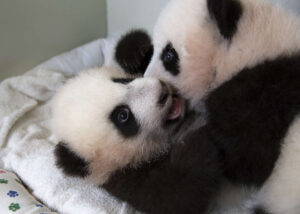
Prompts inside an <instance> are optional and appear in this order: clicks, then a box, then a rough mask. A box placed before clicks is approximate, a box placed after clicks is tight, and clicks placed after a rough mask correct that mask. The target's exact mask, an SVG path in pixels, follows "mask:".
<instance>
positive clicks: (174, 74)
mask: <svg viewBox="0 0 300 214" xmlns="http://www.w3.org/2000/svg"><path fill="white" fill-rule="evenodd" d="M299 41H300V24H299V19H297V18H296V17H293V16H292V15H291V14H288V13H286V12H285V11H283V10H282V9H281V8H279V7H277V6H274V5H271V3H269V2H267V1H264V0H185V1H182V0H172V1H170V3H169V4H168V5H167V6H166V8H165V9H164V10H163V11H162V13H161V15H160V17H159V18H158V21H157V23H156V26H155V28H154V34H153V46H154V54H153V57H152V59H151V61H150V64H149V66H148V68H147V70H146V72H145V76H152V77H157V78H159V79H161V80H164V81H167V82H170V83H172V84H173V85H174V86H175V87H177V88H178V89H179V90H180V92H181V93H182V94H183V96H184V97H186V98H187V99H188V100H190V102H191V104H192V105H196V104H198V103H199V101H202V100H203V98H205V97H206V96H205V95H206V94H207V93H209V92H210V91H211V90H212V89H214V88H216V87H218V86H219V85H221V84H222V83H224V82H225V81H227V80H229V79H230V78H231V77H232V76H233V75H235V74H236V73H237V72H239V71H241V70H242V69H244V68H252V67H253V66H256V65H258V64H262V63H264V62H265V61H266V60H275V59H276V58H278V57H282V56H289V55H291V54H294V53H295V52H298V51H299V49H300V42H299Z"/></svg>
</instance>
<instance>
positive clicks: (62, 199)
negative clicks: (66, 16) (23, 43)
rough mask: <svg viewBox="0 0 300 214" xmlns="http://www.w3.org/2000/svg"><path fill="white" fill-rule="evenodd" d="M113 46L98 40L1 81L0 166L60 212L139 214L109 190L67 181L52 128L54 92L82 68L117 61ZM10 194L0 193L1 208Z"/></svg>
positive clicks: (70, 180)
mask: <svg viewBox="0 0 300 214" xmlns="http://www.w3.org/2000/svg"><path fill="white" fill-rule="evenodd" d="M113 44H114V42H113V40H112V41H110V40H105V39H99V40H96V41H94V42H91V43H89V44H87V45H84V46H82V47H79V48H76V49H75V50H73V51H71V52H68V53H65V54H62V55H60V56H57V57H54V58H52V59H50V60H49V61H47V62H45V63H43V64H41V65H39V66H37V67H36V68H34V69H33V70H31V71H28V72H27V73H25V74H24V75H22V76H17V77H13V78H9V79H6V80H4V81H2V82H1V83H0V168H2V169H5V170H10V171H12V172H15V173H16V174H17V175H18V176H19V178H20V179H21V180H22V181H23V182H24V183H25V184H26V185H27V186H28V188H29V189H30V190H31V191H32V194H33V195H34V196H35V197H36V198H38V199H39V200H40V201H42V202H43V203H44V204H46V205H47V206H49V207H50V208H52V209H54V210H57V211H58V212H59V213H66V214H71V213H72V214H83V213H84V214H96V213H97V214H101V213H103V214H105V213H110V214H114V213H116V214H117V213H118V214H125V213H136V211H134V210H133V209H131V208H130V207H129V206H128V205H127V204H126V203H123V202H120V201H118V200H116V199H114V198H112V197H111V196H110V195H108V194H107V193H106V192H105V191H103V190H101V189H99V188H95V187H94V186H91V185H89V184H87V183H85V182H84V181H83V180H80V179H77V178H70V177H65V176H64V175H63V174H62V173H61V172H60V170H58V169H57V168H56V167H55V163H54V157H53V149H54V146H55V144H56V143H57V140H56V139H55V137H54V136H53V135H52V134H51V132H50V130H49V119H50V115H51V111H50V104H51V98H52V96H53V94H54V93H55V92H56V90H57V89H58V88H59V86H61V85H62V84H63V83H64V82H65V81H66V79H67V78H69V77H71V76H72V75H75V74H76V73H78V72H79V71H80V70H84V69H88V68H91V67H97V66H101V65H102V64H104V63H105V64H106V65H107V64H109V63H112V62H113V61H112V60H111V58H110V56H111V53H112V50H113V49H112V47H113ZM0 185H1V184H0ZM5 194H6V193H0V208H1V206H4V205H3V203H4V202H3V201H4V200H2V199H1V197H5ZM1 203H2V204H1ZM33 203H34V202H33ZM6 212H7V213H11V210H10V212H9V211H6V210H2V208H1V209H0V213H1V214H5V213H6ZM14 213H31V212H23V211H22V209H19V210H15V212H14ZM32 213H34V212H32ZM44 213H47V212H44ZM49 213H50V212H49Z"/></svg>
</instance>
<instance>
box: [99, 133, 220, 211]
mask: <svg viewBox="0 0 300 214" xmlns="http://www.w3.org/2000/svg"><path fill="white" fill-rule="evenodd" d="M199 139H201V142H199ZM185 140H186V142H187V143H186V144H176V145H175V146H174V147H173V149H172V150H171V152H170V154H168V155H165V156H163V157H161V158H160V159H157V160H155V161H152V162H148V163H144V164H142V165H140V166H139V167H137V168H125V169H123V170H120V171H117V172H116V173H115V174H114V175H113V176H112V177H111V178H110V179H109V181H108V182H107V183H106V184H104V186H103V187H104V188H105V189H106V190H107V191H108V192H109V193H110V194H112V195H114V196H116V197H117V198H119V199H121V200H123V201H127V202H129V203H130V204H131V205H132V206H133V207H135V208H136V209H138V210H140V211H143V212H145V213H148V214H182V213H185V214H195V213H199V214H203V213H206V212H207V210H208V208H209V205H210V201H211V198H212V197H214V195H215V193H216V192H217V190H218V187H219V184H220V176H221V170H220V168H221V167H220V164H219V159H218V153H217V150H216V148H215V147H214V146H213V144H211V142H210V140H209V139H208V138H207V135H206V134H205V132H204V131H203V132H202V131H200V132H195V133H193V134H192V135H189V136H187V137H186V139H185Z"/></svg>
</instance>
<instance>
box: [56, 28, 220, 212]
mask: <svg viewBox="0 0 300 214" xmlns="http://www.w3.org/2000/svg"><path fill="white" fill-rule="evenodd" d="M136 33H138V34H139V32H133V33H129V34H128V35H126V36H125V37H124V39H125V40H121V42H120V43H119V44H118V46H117V48H116V53H115V56H116V59H117V60H116V61H117V62H123V63H120V67H124V70H125V72H124V70H123V72H121V71H120V70H119V69H116V68H113V67H102V68H99V69H92V70H89V71H83V72H81V73H80V74H79V75H78V76H76V77H74V78H72V79H70V80H69V81H68V82H67V83H66V84H65V85H64V86H63V87H62V88H61V89H60V90H59V91H58V92H57V94H56V96H55V97H54V99H53V106H52V110H53V116H52V117H53V118H52V130H53V133H54V134H55V135H56V136H57V138H58V139H59V141H60V142H59V143H58V144H57V146H56V148H55V157H56V164H57V166H58V167H59V168H60V169H61V170H62V171H63V172H64V173H65V174H66V175H68V176H76V177H81V178H83V179H87V181H89V182H91V183H93V184H95V185H97V186H100V187H102V188H104V189H106V190H107V191H108V192H109V193H110V194H112V195H113V196H116V197H117V198H119V199H121V200H123V201H126V202H128V203H129V204H131V205H132V206H133V207H135V208H136V209H138V210H140V211H142V212H145V213H150V214H163V213H164V214H166V213H172V214H177V213H178V214H179V213H188V214H194V213H206V211H207V210H208V209H209V205H210V203H209V202H210V201H211V198H213V197H214V196H215V192H216V189H217V188H218V185H219V182H220V175H221V168H220V164H219V156H218V155H219V154H218V152H217V149H216V148H215V147H214V145H212V144H210V142H209V140H208V139H207V140H206V138H207V136H206V135H203V136H202V133H201V132H199V133H198V135H197V136H195V135H193V136H189V135H187V136H185V138H184V139H183V140H184V141H187V142H189V143H187V144H182V143H174V141H175V139H180V138H179V137H177V136H178V135H180V133H181V130H184V132H185V130H186V128H187V127H190V126H191V124H192V123H194V120H195V118H201V117H199V116H198V117H196V116H195V114H196V112H191V111H189V112H188V113H187V112H186V109H187V108H188V107H187V106H186V103H185V101H184V100H183V98H181V97H180V95H179V94H177V93H176V91H175V90H174V89H173V88H172V87H171V86H170V85H169V84H166V83H164V82H162V81H160V80H158V79H153V78H136V79H134V77H136V75H137V74H139V73H143V69H140V68H141V67H140V65H142V64H143V63H144V62H142V61H144V60H147V57H146V58H145V56H146V55H147V54H142V55H141V56H138V57H140V58H139V59H140V60H139V61H138V62H137V61H134V62H132V61H131V60H128V59H126V58H124V57H123V56H122V54H121V55H119V49H118V47H121V48H120V50H122V49H123V48H122V47H123V45H122V41H126V44H128V42H129V43H130V38H131V36H133V37H135V36H136V35H137V34H136ZM139 35H141V34H139ZM136 38H141V37H140V36H138V37H136ZM143 44H144V43H143ZM125 47H131V49H130V48H129V49H127V48H126V49H127V50H128V51H129V52H130V50H134V51H133V52H132V54H133V55H134V54H141V53H142V52H138V51H136V50H137V49H139V47H140V46H137V49H135V48H134V47H133V46H125ZM117 56H118V57H117ZM126 56H127V55H126ZM121 59H122V60H123V61H122V60H121ZM127 62H128V63H130V65H129V64H128V63H127ZM146 63H147V62H146ZM130 73H131V74H130ZM132 74H134V76H133V75H132ZM197 123H198V124H199V123H201V122H199V121H198V122H197ZM198 138H201V139H202V142H201V144H199V143H198V140H197V139H198ZM206 142H208V143H206ZM195 154H197V155H195Z"/></svg>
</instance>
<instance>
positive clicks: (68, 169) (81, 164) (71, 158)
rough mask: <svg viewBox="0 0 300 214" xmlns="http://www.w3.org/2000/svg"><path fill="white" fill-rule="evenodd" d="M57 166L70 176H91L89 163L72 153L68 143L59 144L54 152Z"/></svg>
mask: <svg viewBox="0 0 300 214" xmlns="http://www.w3.org/2000/svg"><path fill="white" fill-rule="evenodd" d="M54 155H55V158H56V166H57V167H58V168H60V169H62V171H63V172H64V173H65V174H66V175H69V176H76V177H82V178H84V177H86V176H88V175H89V174H90V172H89V169H88V167H89V163H88V162H87V161H85V160H84V159H83V158H81V157H79V156H78V155H77V154H76V153H75V152H73V151H71V150H70V148H69V147H68V146H67V144H66V143H63V142H59V143H58V144H57V145H56V147H55V150H54Z"/></svg>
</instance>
